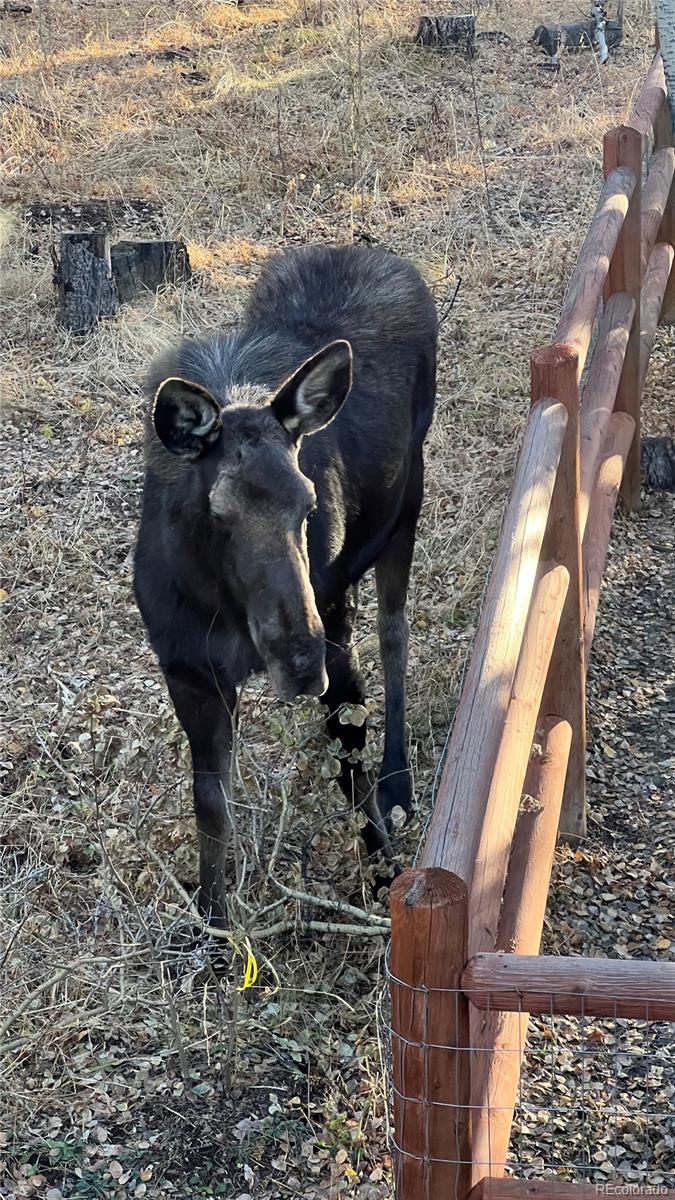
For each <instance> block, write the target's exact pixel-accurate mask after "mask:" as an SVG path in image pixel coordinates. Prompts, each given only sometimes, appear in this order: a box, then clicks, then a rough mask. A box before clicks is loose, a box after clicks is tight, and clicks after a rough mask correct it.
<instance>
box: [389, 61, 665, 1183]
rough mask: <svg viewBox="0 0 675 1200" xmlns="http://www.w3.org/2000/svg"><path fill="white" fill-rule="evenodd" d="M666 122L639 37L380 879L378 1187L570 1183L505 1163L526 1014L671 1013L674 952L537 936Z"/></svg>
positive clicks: (579, 698) (660, 284) (631, 401)
mask: <svg viewBox="0 0 675 1200" xmlns="http://www.w3.org/2000/svg"><path fill="white" fill-rule="evenodd" d="M673 142H674V139H673V128H672V125H671V122H670V115H669V109H668V106H667V103H666V87H665V81H664V73H663V64H662V61H661V56H660V54H659V53H658V51H657V53H656V55H655V56H654V60H653V62H652V65H651V67H650V69H649V72H648V74H647V76H646V79H645V82H644V85H643V88H642V90H641V92H640V95H639V96H638V99H637V101H636V104H635V107H634V110H633V113H632V115H631V117H630V119H629V122H628V124H627V125H623V126H619V127H618V128H617V129H614V130H610V131H609V133H608V134H607V135H606V136H605V139H604V145H603V167H604V172H605V182H604V186H603V188H602V190H601V194H600V197H599V199H598V204H597V207H596V210H595V212H594V214H593V216H592V218H591V221H590V224H589V228H588V232H587V235H586V237H585V239H584V242H583V245H582V248H581V251H580V254H579V259H578V262H577V265H576V266H575V268H574V270H573V272H572V274H571V277H570V280H569V284H568V288H567V292H566V295H565V298H564V301H563V305H562V311H561V315H560V320H559V322H558V325H557V327H556V331H555V335H554V341H553V343H552V344H551V345H550V346H545V347H541V348H539V349H537V350H535V351H534V353H533V355H532V363H531V366H532V395H531V398H532V407H531V409H530V413H529V417H528V421H527V425H526V428H525V434H524V438H523V446H522V450H521V453H520V457H519V461H518V465H517V468H516V473H515V477H514V484H513V489H512V493H511V498H510V501H509V504H508V507H507V511H506V515H505V519H504V523H503V528H502V532H501V536H500V540H499V544H498V547H497V551H496V554H495V559H494V563H493V568H492V572H491V576H490V580H489V584H488V589H487V592H486V598H485V602H484V605H483V610H482V613H481V618H480V622H479V626H478V631H477V634H476V638H475V642H474V646H473V651H472V656H471V659H470V662H469V665H468V668H467V672H466V678H465V682H464V687H463V690H462V694H461V697H460V702H459V706H458V709H457V714H456V717H455V722H454V725H453V729H452V734H451V737H450V741H449V745H448V751H447V754H446V758H445V762H444V766H443V771H442V774H441V778H440V781H439V785H438V788H437V793H436V798H435V805H434V811H433V814H432V818H431V821H430V824H429V827H428V830H427V832H426V834H425V838H424V841H423V844H422V846H421V847H420V853H419V856H418V866H417V868H416V869H415V870H414V871H410V872H405V873H404V874H403V875H402V876H401V877H400V878H399V879H397V880H396V881H395V883H394V885H393V886H392V889H391V915H392V948H391V960H390V984H391V996H392V1017H391V1032H392V1061H393V1083H394V1122H393V1124H394V1131H393V1132H394V1147H395V1155H394V1163H395V1194H396V1197H397V1200H448V1198H449V1197H452V1200H469V1197H470V1198H471V1200H474V1198H475V1200H511V1198H513V1200H518V1198H519V1197H520V1196H523V1197H526V1196H527V1197H531V1198H532V1200H538V1197H542V1198H543V1197H546V1196H548V1195H551V1196H559V1197H560V1200H568V1197H569V1200H576V1198H577V1197H580V1196H582V1195H585V1194H586V1193H587V1192H588V1193H590V1191H591V1190H592V1188H591V1185H585V1184H574V1183H566V1182H562V1181H560V1180H552V1181H549V1180H542V1181H532V1180H519V1179H512V1178H510V1179H505V1178H503V1176H504V1174H505V1170H506V1165H507V1163H508V1154H509V1138H510V1133H511V1125H512V1121H513V1112H514V1107H515V1104H516V1099H517V1095H518V1087H519V1080H520V1069H521V1059H522V1052H523V1047H524V1046H525V1039H526V1034H527V1025H528V1019H529V1015H530V1014H532V1013H550V1014H564V1015H568V1016H580V1015H583V1016H593V1017H620V1018H624V1019H642V1020H662V1021H674V1022H675V964H671V963H665V962H658V963H657V962H649V961H642V960H640V961H625V960H602V959H586V958H582V957H579V958H568V957H564V956H561V957H547V956H542V955H540V954H539V947H540V941H541V933H542V928H543V922H544V913H545V909H546V901H547V894H548V888H549V885H550V877H551V868H552V863H553V857H554V851H555V844H556V837H557V835H558V833H561V834H563V835H564V836H567V837H568V838H569V837H572V838H578V837H581V836H583V835H584V833H585V820H586V798H585V793H584V758H585V749H586V746H585V684H586V679H585V677H586V669H587V666H588V661H589V656H590V653H591V647H592V643H593V634H594V631H595V622H596V616H597V611H598V601H599V596H600V588H601V583H602V578H603V574H604V568H605V561H606V555H607V547H608V543H609V537H610V532H611V527H612V520H613V515H614V511H615V506H616V503H617V499H618V496H619V494H621V495H622V496H623V499H624V501H625V503H626V504H627V505H628V507H629V508H637V507H638V505H639V501H640V477H639V462H640V407H641V399H642V391H643V387H644V382H645V377H646V375H647V370H648V366H649V358H650V354H651V350H652V345H653V342H654V335H655V330H656V327H657V324H658V322H659V319H661V320H664V319H666V317H667V316H668V315H669V308H668V306H669V304H670V300H671V298H672V299H673V313H672V316H673V318H674V319H675V294H674V289H673V277H674V275H675V273H674V272H673V270H672V266H673V258H674V257H675V250H674V247H673V242H674V234H675V199H674V196H675V183H674V182H673V180H674V176H675V149H674V148H673ZM645 159H646V164H647V170H646V172H645V170H644V167H643V160H645ZM596 330H597V336H596V338H595V343H594V345H592V343H593V334H594V331H596ZM523 797H524V798H525V800H526V803H524V802H523ZM593 1190H594V1189H593ZM664 1192H665V1189H664ZM667 1194H669V1195H673V1194H674V1193H672V1192H669V1193H667Z"/></svg>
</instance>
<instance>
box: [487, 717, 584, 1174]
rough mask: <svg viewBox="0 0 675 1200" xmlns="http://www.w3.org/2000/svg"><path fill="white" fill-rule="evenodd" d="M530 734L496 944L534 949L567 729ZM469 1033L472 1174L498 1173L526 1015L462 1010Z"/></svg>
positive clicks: (552, 726)
mask: <svg viewBox="0 0 675 1200" xmlns="http://www.w3.org/2000/svg"><path fill="white" fill-rule="evenodd" d="M542 725H543V728H542V730H541V732H540V733H538V734H537V738H538V740H539V739H540V743H541V744H540V749H541V754H540V755H537V756H536V757H534V758H532V759H531V760H530V763H529V765H528V769H527V774H526V776H525V788H524V790H525V795H526V796H527V797H529V805H528V807H527V808H525V809H523V810H521V812H520V814H519V816H518V821H517V824H516V829H515V834H514V838H513V843H512V847H511V857H510V859H509V868H508V876H507V880H506V887H505V889H504V902H503V907H502V915H501V919H500V923H499V931H498V935H497V946H498V948H504V949H506V948H508V949H509V950H510V951H520V952H521V953H523V954H536V953H537V951H538V950H539V944H540V941H541V931H542V928H543V923H544V913H545V911H546V901H547V897H548V887H549V881H550V876H551V865H552V863H553V855H554V851H555V843H556V834H557V830H558V821H559V818H560V807H561V804H562V796H563V789H564V785H565V775H566V771H567V760H568V757H569V752H570V744H571V738H572V730H571V729H570V727H569V725H568V724H567V722H566V721H560V720H559V719H558V718H557V717H547V718H546V719H545V720H544V721H543V723H542ZM470 1022H471V1028H472V1031H473V1032H472V1037H473V1038H474V1039H475V1044H476V1045H479V1046H483V1047H485V1049H486V1050H487V1053H485V1052H483V1053H480V1054H476V1055H474V1057H473V1059H472V1093H471V1102H472V1105H475V1106H476V1108H475V1109H474V1110H473V1148H474V1164H475V1165H474V1168H473V1179H474V1182H476V1181H477V1180H478V1179H480V1177H481V1175H482V1174H484V1173H485V1169H486V1165H488V1166H489V1169H490V1172H491V1174H495V1175H496V1174H503V1171H504V1168H505V1166H506V1162H507V1158H508V1151H509V1140H510V1135H511V1124H512V1121H513V1110H514V1107H515V1104H516V1099H517V1096H518V1085H519V1079H520V1068H521V1058H522V1053H521V1051H522V1049H524V1047H525V1043H526V1038H527V1024H528V1018H527V1015H526V1014H523V1013H510V1012H491V1013H482V1014H480V1016H479V1014H478V1013H476V1012H475V1011H474V1010H473V1006H472V1011H471V1013H470Z"/></svg>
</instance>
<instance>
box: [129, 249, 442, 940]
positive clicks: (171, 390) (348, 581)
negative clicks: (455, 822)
mask: <svg viewBox="0 0 675 1200" xmlns="http://www.w3.org/2000/svg"><path fill="white" fill-rule="evenodd" d="M437 340H438V320H437V314H436V307H435V304H434V300H433V298H432V296H431V293H430V292H429V290H428V288H427V286H426V284H425V283H424V281H423V280H422V277H421V275H420V274H419V273H418V271H417V270H416V269H415V268H414V267H413V266H412V265H411V264H409V263H407V262H405V261H404V260H402V259H401V258H399V257H397V256H396V255H395V254H393V253H390V252H388V251H386V250H383V249H380V248H377V247H367V246H358V245H353V246H342V247H334V246H311V247H304V248H301V249H297V250H293V251H289V252H286V253H282V254H279V255H277V256H275V257H272V258H270V259H268V260H267V262H266V264H265V265H264V267H263V269H262V272H261V274H260V276H259V278H258V280H257V282H256V283H255V284H254V285H253V287H252V289H251V294H250V298H249V301H248V305H247V308H246V311H245V313H244V317H243V321H242V323H241V325H240V327H239V328H238V329H237V330H236V331H235V332H233V333H218V334H210V335H206V336H203V337H199V338H185V339H184V340H183V341H182V342H180V343H179V344H177V345H176V346H174V347H173V348H172V349H171V350H169V351H168V352H166V353H165V354H163V355H161V356H160V357H159V358H158V359H157V360H156V361H155V362H153V364H152V365H151V367H150V371H149V376H148V384H147V391H148V394H149V399H150V401H151V404H150V407H149V412H148V417H147V421H146V432H145V478H144V488H143V503H142V515H141V521H140V528H139V533H138V540H137V546H136V554H135V563H134V590H135V595H136V600H137V603H138V606H139V609H140V612H141V615H142V617H143V620H144V622H145V625H146V627H147V631H148V634H149V638H150V642H151V644H152V647H153V649H154V651H155V654H156V655H157V658H158V660H159V664H160V666H161V669H162V671H163V673H164V677H165V679H166V683H167V686H168V689H169V693H170V695H171V699H172V701H173V705H174V708H175V711H176V715H177V717H178V719H179V721H180V723H181V725H182V726H183V729H184V730H185V733H186V734H187V737H188V740H189V744H190V750H191V756H192V766H193V794H194V807H195V816H196V822H197V830H198V835H199V854H200V893H199V905H200V911H201V912H202V914H203V915H204V916H205V917H206V918H207V919H209V920H210V921H211V922H212V923H213V924H214V925H218V924H221V923H222V922H223V920H224V918H225V914H226V901H227V892H228V869H227V852H228V844H229V835H230V830H231V822H230V818H229V806H230V803H231V799H232V797H231V794H230V788H231V781H230V776H231V761H232V752H233V737H234V732H235V722H236V719H237V716H236V714H237V698H238V689H239V687H240V685H241V684H243V683H244V681H245V680H246V679H247V677H249V676H250V675H251V674H253V673H255V672H259V671H266V672H267V674H268V677H269V679H270V682H271V685H272V688H273V690H274V692H275V694H276V696H277V697H278V698H280V699H282V700H292V699H294V698H296V697H298V696H301V695H308V696H319V697H321V701H322V703H323V705H324V706H325V708H326V710H327V727H328V731H329V733H330V736H331V737H332V738H337V739H339V741H340V743H341V746H342V748H343V752H344V753H343V754H341V771H342V774H341V778H340V780H339V782H340V784H341V787H342V788H343V790H344V791H345V792H346V794H347V795H348V797H349V798H350V799H351V800H352V801H353V803H354V804H355V805H357V806H359V807H361V808H362V810H363V811H364V813H365V814H366V817H367V824H366V826H365V828H364V831H363V837H364V841H365V846H366V850H367V852H368V854H369V855H376V854H377V852H378V851H379V852H381V853H382V854H383V855H384V857H385V859H386V858H391V854H392V849H391V842H390V836H389V832H390V828H389V824H390V823H389V822H388V817H389V815H390V813H391V810H392V809H393V807H394V806H395V805H400V806H401V808H403V809H404V810H405V811H406V812H407V810H408V809H409V806H410V802H411V796H412V787H411V777H410V770H409V764H408V758H407V751H406V736H405V674H406V667H407V656H408V621H407V617H406V597H407V590H408V580H409V574H410V565H411V560H412V555H413V549H414V543H415V533H416V527H417V520H418V515H419V511H420V505H421V502H422V493H423V474H424V467H423V443H424V440H425V436H426V434H427V431H428V429H429V426H430V424H431V420H432V415H433V408H434V400H435V382H436V348H437ZM373 566H374V568H375V578H376V588H377V603H378V634H379V642H380V652H381V659H382V665H383V672H384V685H385V704H386V713H385V742H384V755H383V760H382V765H381V770H380V773H379V779H378V781H377V784H376V785H375V784H374V783H373V781H372V780H371V778H370V776H369V773H368V772H367V771H366V770H365V769H364V767H363V766H362V764H361V763H360V762H359V756H358V755H357V754H354V752H355V751H359V750H362V749H363V747H364V745H365V739H366V728H365V725H362V726H356V725H354V724H345V723H342V722H341V721H340V710H341V708H342V706H343V705H354V704H361V703H362V702H363V700H364V695H365V693H364V683H363V679H362V677H361V674H360V671H359V661H358V654H357V650H356V647H355V645H354V642H353V631H354V622H355V618H356V612H357V599H358V585H359V581H360V580H361V579H362V577H363V575H364V574H365V573H366V572H367V571H368V570H369V569H370V568H371V567H373Z"/></svg>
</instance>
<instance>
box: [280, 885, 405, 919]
mask: <svg viewBox="0 0 675 1200" xmlns="http://www.w3.org/2000/svg"><path fill="white" fill-rule="evenodd" d="M271 880H272V883H273V884H274V886H275V887H276V888H278V889H279V891H280V892H283V894H284V896H288V898H289V900H298V901H299V902H300V904H310V905H314V907H315V908H329V909H331V910H332V911H333V912H338V913H344V914H345V916H348V917H356V918H357V919H358V920H359V921H364V922H365V923H366V924H368V925H382V926H383V927H385V928H386V929H390V928H391V921H390V919H389V917H378V916H377V915H376V914H375V913H367V912H366V911H365V909H363V908H357V907H356V906H355V905H353V904H347V902H346V901H345V900H330V899H329V898H328V897H327V896H312V895H310V893H309V892H298V891H296V890H295V889H294V888H289V887H286V885H285V884H284V883H280V882H279V880H278V879H275V878H274V876H271Z"/></svg>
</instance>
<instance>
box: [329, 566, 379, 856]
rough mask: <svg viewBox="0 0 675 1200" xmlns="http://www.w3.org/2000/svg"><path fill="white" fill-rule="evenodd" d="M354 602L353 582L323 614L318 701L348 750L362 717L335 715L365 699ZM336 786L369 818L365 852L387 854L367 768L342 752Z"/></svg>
mask: <svg viewBox="0 0 675 1200" xmlns="http://www.w3.org/2000/svg"><path fill="white" fill-rule="evenodd" d="M357 604H358V588H357V585H356V584H355V585H353V586H352V587H350V588H348V589H347V591H346V592H345V594H344V595H343V596H342V597H341V598H340V599H339V601H338V602H337V603H336V604H334V605H333V606H332V607H331V609H330V610H329V612H327V613H324V614H323V622H324V629H325V633H326V671H327V673H328V690H327V691H326V692H325V693H324V695H323V696H322V697H321V702H322V704H325V706H326V708H327V709H328V719H327V726H328V732H329V734H330V736H331V737H332V738H337V740H338V741H339V742H340V744H341V746H342V748H343V750H344V751H346V754H347V755H351V754H352V753H353V752H354V751H356V752H360V751H362V750H363V748H364V746H365V744H366V726H365V723H364V724H363V725H343V724H342V722H341V721H340V708H341V707H342V705H343V704H348V705H353V704H363V702H364V700H365V689H364V686H363V678H362V675H361V671H360V669H359V659H358V654H357V652H356V647H355V646H354V644H353V641H352V635H353V630H354V621H355V619H356V610H357ZM340 786H341V788H342V790H343V792H344V793H345V795H346V796H347V798H348V799H349V800H351V801H352V802H353V804H354V805H355V807H356V808H360V809H362V811H363V812H364V813H365V815H366V817H367V818H368V824H367V825H366V826H365V828H364V830H363V840H364V842H365V845H366V850H367V852H368V856H369V857H370V856H371V855H373V854H376V853H377V852H378V851H381V852H382V854H383V855H384V857H385V858H386V859H389V858H391V854H392V850H391V843H390V841H389V834H388V833H387V829H386V827H385V824H384V821H383V820H382V816H381V814H380V811H379V808H378V806H377V789H376V786H375V784H374V782H373V780H372V779H371V777H370V774H369V773H368V772H367V771H365V770H364V768H363V766H362V764H361V763H360V762H359V761H357V762H354V763H352V762H350V761H349V758H348V757H345V758H343V760H342V773H341V778H340Z"/></svg>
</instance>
